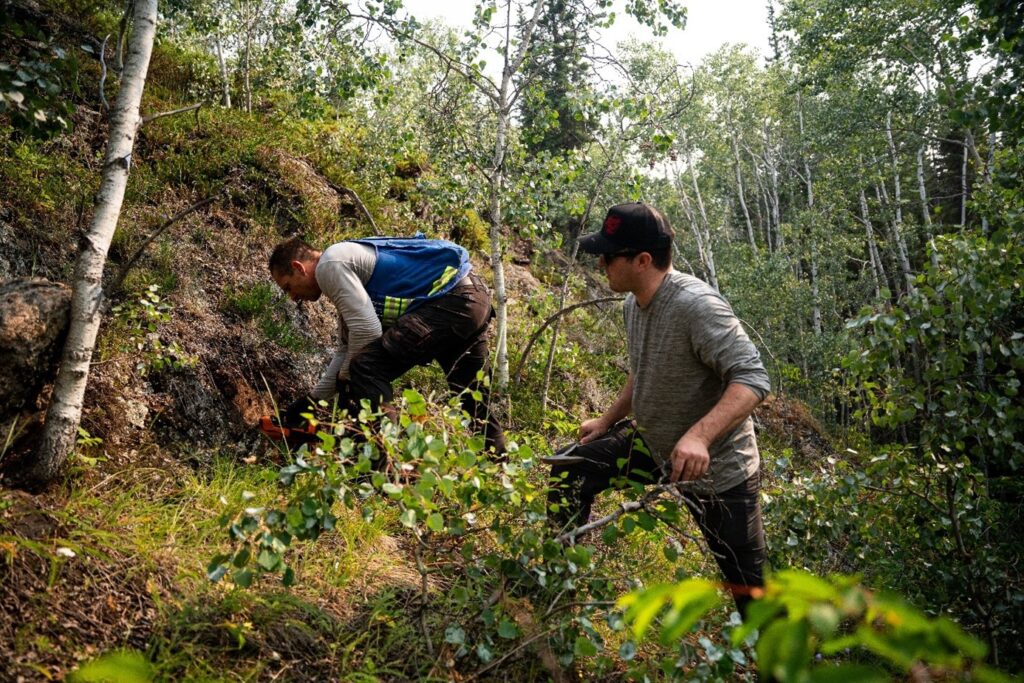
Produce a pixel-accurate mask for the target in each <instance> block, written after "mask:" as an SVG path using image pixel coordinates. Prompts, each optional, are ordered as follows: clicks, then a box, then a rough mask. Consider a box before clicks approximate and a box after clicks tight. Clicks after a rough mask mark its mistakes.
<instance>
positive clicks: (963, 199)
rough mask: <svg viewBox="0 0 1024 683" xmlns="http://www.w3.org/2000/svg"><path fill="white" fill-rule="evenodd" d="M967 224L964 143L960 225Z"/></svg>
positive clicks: (961, 170) (961, 171) (961, 166)
mask: <svg viewBox="0 0 1024 683" xmlns="http://www.w3.org/2000/svg"><path fill="white" fill-rule="evenodd" d="M966 225H967V144H966V143H965V144H964V157H963V161H962V162H960V227H961V228H964V227H965V226H966Z"/></svg>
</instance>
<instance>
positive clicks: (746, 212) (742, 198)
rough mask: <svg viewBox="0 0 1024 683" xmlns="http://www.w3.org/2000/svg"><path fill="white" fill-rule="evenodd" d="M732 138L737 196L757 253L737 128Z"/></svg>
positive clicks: (733, 131) (752, 248) (754, 250)
mask: <svg viewBox="0 0 1024 683" xmlns="http://www.w3.org/2000/svg"><path fill="white" fill-rule="evenodd" d="M729 121H730V125H731V123H732V117H731V116H730V117H729ZM729 133H730V139H731V140H732V158H733V161H734V162H735V165H736V196H737V197H739V200H740V208H741V209H743V219H744V220H745V221H746V222H747V241H748V242H749V243H750V249H751V251H753V252H754V253H755V254H756V253H757V242H756V241H754V224H753V223H751V221H750V211H749V210H748V209H747V198H746V197H745V196H744V192H743V173H742V172H741V169H740V148H739V145H738V144H737V142H736V130H735V129H733V130H731V131H729Z"/></svg>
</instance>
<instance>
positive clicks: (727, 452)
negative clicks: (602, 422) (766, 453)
mask: <svg viewBox="0 0 1024 683" xmlns="http://www.w3.org/2000/svg"><path fill="white" fill-rule="evenodd" d="M624 312H625V319H626V337H627V342H628V346H629V365H630V370H631V372H632V374H633V414H634V416H635V417H636V421H637V424H638V425H639V427H640V429H641V433H642V434H643V437H644V440H645V441H646V443H647V445H648V447H650V449H651V452H652V455H653V456H654V458H655V459H656V460H657V461H659V462H665V461H666V459H667V457H668V454H669V453H671V452H672V449H673V448H674V447H675V444H676V442H677V441H678V440H679V439H680V438H681V437H682V436H683V434H685V433H686V431H687V430H688V429H689V428H690V427H692V426H693V425H694V424H695V423H696V422H697V421H699V420H700V419H701V418H702V417H704V415H706V414H707V413H708V412H709V411H710V410H711V409H712V408H713V407H714V406H715V404H716V403H718V400H719V399H720V398H721V397H722V394H723V393H724V392H725V389H726V387H727V386H728V385H729V384H732V383H738V384H742V385H744V386H746V387H749V388H750V389H751V390H752V391H754V393H756V394H757V395H758V396H759V397H760V398H764V397H765V396H767V394H768V392H769V391H770V389H771V386H770V383H769V380H768V373H767V372H766V371H765V369H764V365H763V364H762V363H761V357H760V354H758V352H757V348H755V347H754V344H753V343H752V342H751V341H750V338H749V337H748V336H747V333H746V332H745V331H744V330H743V327H742V325H740V322H739V320H738V319H737V318H736V315H735V314H734V313H733V311H732V308H731V307H730V306H729V304H728V303H727V302H726V301H725V299H723V298H722V296H721V295H720V294H718V292H716V291H715V290H714V289H712V288H711V287H710V286H708V285H707V284H705V283H704V282H702V281H701V280H698V279H697V278H695V277H692V276H690V275H686V274H685V273H680V272H678V271H675V270H672V271H669V273H668V275H666V277H665V279H664V281H662V283H661V286H660V287H659V288H658V291H657V292H656V293H655V295H654V298H653V299H651V302H650V303H649V304H648V305H647V307H646V308H640V306H639V305H638V304H637V302H636V298H635V297H634V296H633V295H632V294H630V295H629V296H627V297H626V304H625V311H624ZM709 451H710V455H711V462H710V465H709V468H708V472H707V473H706V474H705V475H704V476H703V477H702V478H701V479H699V480H698V481H697V482H695V483H694V484H693V490H695V491H701V492H714V493H721V492H722V491H725V490H727V489H729V488H732V487H733V486H736V485H737V484H740V483H742V482H743V481H744V480H745V479H747V478H748V477H749V476H751V475H752V474H754V473H755V472H756V471H757V469H758V466H759V465H760V456H759V454H758V450H757V440H756V439H755V438H754V423H753V421H752V420H751V419H750V418H749V417H748V418H747V419H746V420H744V421H743V422H742V423H740V424H739V425H738V426H737V427H736V428H735V429H733V430H732V431H731V432H729V433H728V434H726V435H724V436H723V437H722V438H720V439H719V440H718V441H716V442H715V443H713V444H712V445H711V447H710V449H709ZM668 469H670V466H669V468H668ZM666 471H668V470H666Z"/></svg>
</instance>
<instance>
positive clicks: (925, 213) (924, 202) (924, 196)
mask: <svg viewBox="0 0 1024 683" xmlns="http://www.w3.org/2000/svg"><path fill="white" fill-rule="evenodd" d="M924 147H925V146H924V145H921V146H920V147H918V149H917V193H918V194H919V195H920V196H921V221H922V222H923V224H924V230H925V234H926V235H927V236H928V247H929V249H928V253H929V254H930V258H931V262H932V267H935V268H937V267H938V266H939V255H938V254H937V253H936V251H935V234H934V233H933V232H932V212H931V207H930V206H929V203H928V188H927V186H926V185H925V182H924Z"/></svg>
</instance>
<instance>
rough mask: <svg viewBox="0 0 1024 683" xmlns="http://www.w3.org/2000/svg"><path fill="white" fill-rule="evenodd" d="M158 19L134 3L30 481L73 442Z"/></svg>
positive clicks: (56, 464)
mask: <svg viewBox="0 0 1024 683" xmlns="http://www.w3.org/2000/svg"><path fill="white" fill-rule="evenodd" d="M156 20H157V11H156V0H136V1H135V13H134V22H133V28H132V34H131V39H130V42H129V48H128V61H127V63H126V64H125V69H124V74H123V77H122V79H121V90H120V91H119V92H118V94H117V99H116V101H115V102H114V108H113V109H112V110H111V112H110V136H109V139H108V141H107V153H106V156H105V158H104V162H103V175H102V178H101V179H100V189H99V192H98V193H97V195H96V208H95V211H94V213H93V218H92V224H91V225H90V227H89V231H88V233H86V235H85V236H84V237H83V240H82V250H81V253H80V254H79V256H78V262H77V264H76V266H75V278H74V282H73V294H72V298H71V323H70V327H69V329H68V337H67V341H66V342H65V344H64V352H63V356H62V360H61V365H60V369H59V370H58V373H57V381H56V384H55V385H54V390H53V399H52V401H51V403H50V407H49V410H48V411H47V415H46V426H45V429H44V432H43V438H42V441H41V443H40V446H39V457H38V459H37V460H36V462H35V464H34V465H33V467H32V471H31V472H30V473H29V474H30V477H31V478H32V479H34V480H36V481H38V482H41V483H45V482H48V481H52V480H53V478H54V477H56V476H57V475H58V474H59V473H60V471H61V470H62V468H63V466H64V463H65V462H66V460H67V456H68V454H69V453H70V452H71V449H72V447H73V446H74V444H75V434H76V431H77V429H78V424H79V421H80V419H81V416H82V400H83V397H84V396H85V386H86V382H87V381H88V379H89V364H90V361H91V359H92V352H93V348H94V347H95V344H96V335H97V332H98V331H99V326H100V310H101V305H102V302H103V267H104V265H105V264H106V260H107V251H108V250H109V248H110V241H111V238H113V236H114V230H115V228H116V227H117V220H118V217H119V216H120V213H121V204H122V202H123V201H124V192H125V187H126V185H127V183H128V173H129V170H130V168H131V158H132V150H133V148H134V145H135V136H136V133H137V132H138V129H139V124H140V122H141V120H142V119H141V116H140V115H139V104H140V102H141V100H142V91H143V88H144V87H145V84H146V74H147V72H148V71H149V59H150V55H151V54H152V51H153V38H154V36H155V34H156Z"/></svg>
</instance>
